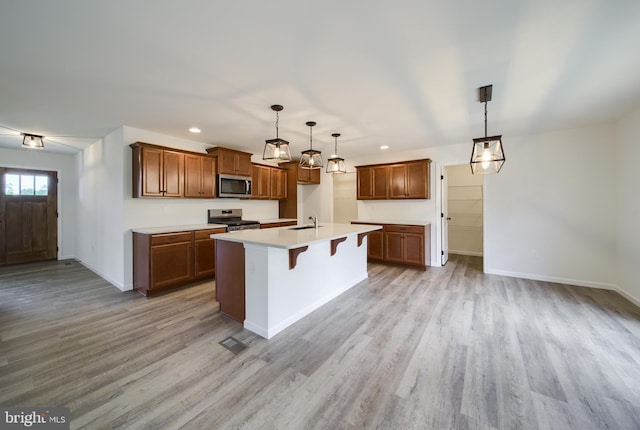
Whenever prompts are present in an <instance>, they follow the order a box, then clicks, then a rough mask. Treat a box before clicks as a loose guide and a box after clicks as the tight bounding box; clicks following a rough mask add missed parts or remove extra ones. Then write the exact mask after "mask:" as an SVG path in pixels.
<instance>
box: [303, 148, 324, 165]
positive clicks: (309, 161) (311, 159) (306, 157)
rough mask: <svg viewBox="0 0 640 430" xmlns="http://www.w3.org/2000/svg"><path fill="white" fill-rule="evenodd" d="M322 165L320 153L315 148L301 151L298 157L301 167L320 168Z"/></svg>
mask: <svg viewBox="0 0 640 430" xmlns="http://www.w3.org/2000/svg"><path fill="white" fill-rule="evenodd" d="M322 166H323V162H322V155H321V152H320V151H316V150H315V149H307V150H306V151H302V157H300V167H302V168H303V169H320V168H322Z"/></svg>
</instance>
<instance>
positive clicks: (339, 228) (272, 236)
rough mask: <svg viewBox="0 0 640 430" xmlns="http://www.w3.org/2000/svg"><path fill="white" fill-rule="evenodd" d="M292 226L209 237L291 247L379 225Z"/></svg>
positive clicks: (324, 240)
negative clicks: (299, 227)
mask: <svg viewBox="0 0 640 430" xmlns="http://www.w3.org/2000/svg"><path fill="white" fill-rule="evenodd" d="M305 225H309V224H305ZM292 228H293V227H281V228H267V229H261V230H240V231H233V232H229V233H220V234H212V235H211V237H212V238H213V239H217V240H227V241H230V242H241V243H248V244H253V245H262V246H269V247H274V248H285V249H292V248H299V247H301V246H305V245H309V244H312V243H316V242H326V241H329V240H332V239H337V238H340V237H344V236H348V235H352V234H358V233H367V232H370V231H374V230H379V229H380V228H381V227H379V226H374V225H362V224H331V223H322V222H321V223H320V226H319V227H318V228H317V229H315V228H313V226H311V228H308V229H304V230H292Z"/></svg>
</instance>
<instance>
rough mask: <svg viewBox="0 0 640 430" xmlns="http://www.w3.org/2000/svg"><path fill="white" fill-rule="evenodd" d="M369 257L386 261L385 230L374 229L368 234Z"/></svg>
mask: <svg viewBox="0 0 640 430" xmlns="http://www.w3.org/2000/svg"><path fill="white" fill-rule="evenodd" d="M367 258H368V259H369V260H376V261H384V232H383V231H381V230H376V231H372V232H371V233H369V235H368V236H367Z"/></svg>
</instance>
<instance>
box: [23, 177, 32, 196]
mask: <svg viewBox="0 0 640 430" xmlns="http://www.w3.org/2000/svg"><path fill="white" fill-rule="evenodd" d="M34 186H35V185H34V177H33V175H20V195H22V196H32V195H33V189H34Z"/></svg>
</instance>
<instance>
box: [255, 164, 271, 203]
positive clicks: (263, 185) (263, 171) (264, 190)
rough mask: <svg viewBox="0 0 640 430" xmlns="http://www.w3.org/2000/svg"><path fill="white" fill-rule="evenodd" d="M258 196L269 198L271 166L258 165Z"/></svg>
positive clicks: (264, 198)
mask: <svg viewBox="0 0 640 430" xmlns="http://www.w3.org/2000/svg"><path fill="white" fill-rule="evenodd" d="M258 180H259V184H258V186H259V188H260V198H261V199H263V200H267V199H269V198H271V168H270V167H266V166H260V177H259V179H258Z"/></svg>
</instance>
